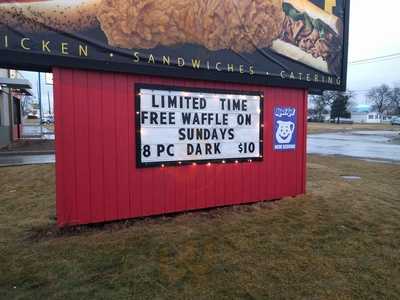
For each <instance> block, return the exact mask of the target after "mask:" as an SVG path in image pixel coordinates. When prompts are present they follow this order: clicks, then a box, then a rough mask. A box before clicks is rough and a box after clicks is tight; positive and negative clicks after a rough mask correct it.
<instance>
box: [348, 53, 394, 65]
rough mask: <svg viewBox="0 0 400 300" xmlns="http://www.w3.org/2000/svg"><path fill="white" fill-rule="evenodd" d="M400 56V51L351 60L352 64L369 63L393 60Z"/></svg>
mask: <svg viewBox="0 0 400 300" xmlns="http://www.w3.org/2000/svg"><path fill="white" fill-rule="evenodd" d="M399 58H400V52H397V53H393V54H389V55H382V56H376V57H370V58H365V59H360V60H354V61H351V62H349V64H350V65H362V64H368V63H374V62H381V61H387V60H393V59H399Z"/></svg>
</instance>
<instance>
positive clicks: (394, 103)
mask: <svg viewBox="0 0 400 300" xmlns="http://www.w3.org/2000/svg"><path fill="white" fill-rule="evenodd" d="M389 105H390V108H391V113H392V114H393V115H400V86H395V87H394V88H393V89H392V91H391V93H390V104H389Z"/></svg>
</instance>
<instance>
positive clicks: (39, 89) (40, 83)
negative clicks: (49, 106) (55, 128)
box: [38, 72, 43, 137]
mask: <svg viewBox="0 0 400 300" xmlns="http://www.w3.org/2000/svg"><path fill="white" fill-rule="evenodd" d="M38 75H39V80H38V84H39V87H38V99H39V109H40V137H42V135H43V128H42V119H43V113H42V82H41V80H40V72H38Z"/></svg>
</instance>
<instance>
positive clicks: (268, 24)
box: [0, 0, 349, 89]
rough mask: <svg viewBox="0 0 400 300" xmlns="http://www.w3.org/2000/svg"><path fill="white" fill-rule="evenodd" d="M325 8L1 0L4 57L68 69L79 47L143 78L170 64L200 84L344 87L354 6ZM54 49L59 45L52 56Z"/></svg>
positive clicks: (263, 2) (169, 0)
mask: <svg viewBox="0 0 400 300" xmlns="http://www.w3.org/2000/svg"><path fill="white" fill-rule="evenodd" d="M321 2H322V3H321ZM323 2H324V1H309V0H33V1H32V0H0V16H1V19H0V52H2V51H15V52H16V53H18V54H19V55H29V54H37V55H47V56H61V58H65V59H66V60H64V62H61V61H63V59H58V61H60V62H61V65H64V64H66V63H67V61H69V63H70V64H71V66H74V63H73V60H72V59H73V58H82V57H79V56H82V55H77V51H75V53H74V51H73V50H71V49H73V48H75V49H77V48H78V46H77V45H78V44H79V47H81V48H82V49H84V51H83V52H84V53H85V54H87V53H88V52H89V53H90V55H89V54H88V55H86V59H87V60H88V68H90V66H91V65H93V61H95V62H96V61H97V62H101V61H104V60H107V63H108V65H107V67H106V70H112V66H110V65H109V64H111V65H112V64H113V62H109V57H107V53H109V54H112V55H109V56H111V57H115V58H114V60H113V61H115V63H116V64H124V60H125V61H126V64H137V65H140V66H141V69H140V71H141V72H144V73H146V65H150V64H151V66H148V67H152V70H153V71H154V66H156V67H158V68H159V69H162V68H165V67H166V66H165V65H166V64H165V62H166V61H168V64H167V65H168V67H169V68H168V69H169V71H171V68H170V67H171V65H172V66H174V65H175V67H178V68H179V67H181V70H180V71H181V74H182V76H184V77H187V76H189V77H191V78H196V77H197V75H196V74H195V75H193V74H194V73H195V72H193V69H195V70H196V69H197V70H198V75H199V78H202V76H206V77H207V75H206V73H207V72H208V73H209V72H213V73H214V75H213V78H214V79H216V80H218V75H216V74H215V73H216V72H223V73H233V74H229V75H228V77H226V76H225V75H226V74H224V75H220V77H221V80H224V78H232V81H237V82H239V81H240V80H241V81H243V82H248V81H249V78H250V77H252V82H251V83H253V82H254V83H257V84H259V83H260V82H264V83H268V78H270V79H273V81H274V82H280V83H281V84H282V85H289V86H290V85H293V84H294V83H295V84H294V86H296V87H308V88H321V89H343V85H344V82H345V80H344V79H345V74H346V66H345V62H344V61H345V60H346V59H347V35H348V21H347V20H346V16H347V17H348V7H349V1H348V0H336V1H334V2H336V6H334V7H333V8H329V7H328V9H327V7H326V5H325V3H323ZM330 2H332V1H330ZM21 40H22V41H21ZM43 43H45V44H43ZM56 44H61V46H58V47H57V49H56V50H52V49H51V50H50V46H49V45H53V47H54V45H56ZM65 44H67V46H65ZM66 48H67V49H68V51H65V49H66ZM28 49H29V52H27V51H28ZM43 49H44V50H43ZM60 49H61V50H60ZM49 50H50V51H49ZM81 52H82V51H81ZM66 53H68V56H67V54H66ZM70 53H72V54H70ZM79 54H81V53H79ZM77 56H78V57H77ZM106 57H107V58H106ZM67 58H68V59H67ZM193 60H195V61H196V67H194V66H193ZM24 61H25V60H24ZM90 61H92V62H90ZM171 61H172V62H171ZM188 62H189V63H188ZM48 64H50V63H48ZM79 64H80V65H84V64H83V63H82V61H80V62H79ZM10 65H13V64H12V63H10ZM15 65H16V66H18V63H17V62H16V63H15ZM33 65H34V63H33ZM54 65H57V62H55V63H54V64H53V66H54ZM51 66H52V65H47V66H46V67H51ZM19 67H23V66H19ZM97 68H100V67H99V66H97ZM116 68H117V67H116ZM188 68H191V69H192V70H190V71H188ZM118 69H120V66H119V67H118ZM153 71H151V72H153ZM149 72H150V68H149ZM160 72H161V73H163V72H162V70H161V71H160ZM165 72H166V73H165V74H167V73H168V70H165ZM173 72H174V76H179V75H177V73H176V70H174V71H173ZM161 73H160V74H161ZM189 73H190V74H189ZM200 73H202V74H200ZM188 74H189V75H188ZM241 74H242V75H241ZM243 74H244V75H243ZM260 76H262V77H263V78H261V77H260ZM223 77H224V78H223ZM234 77H235V78H234ZM240 77H242V78H241V79H240Z"/></svg>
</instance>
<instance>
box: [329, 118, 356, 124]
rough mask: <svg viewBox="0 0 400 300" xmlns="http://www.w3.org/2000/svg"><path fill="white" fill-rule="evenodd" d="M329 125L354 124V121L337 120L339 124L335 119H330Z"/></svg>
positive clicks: (346, 119)
mask: <svg viewBox="0 0 400 300" xmlns="http://www.w3.org/2000/svg"><path fill="white" fill-rule="evenodd" d="M330 123H336V124H354V121H353V120H352V119H348V118H339V122H338V120H337V119H331V120H330Z"/></svg>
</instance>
